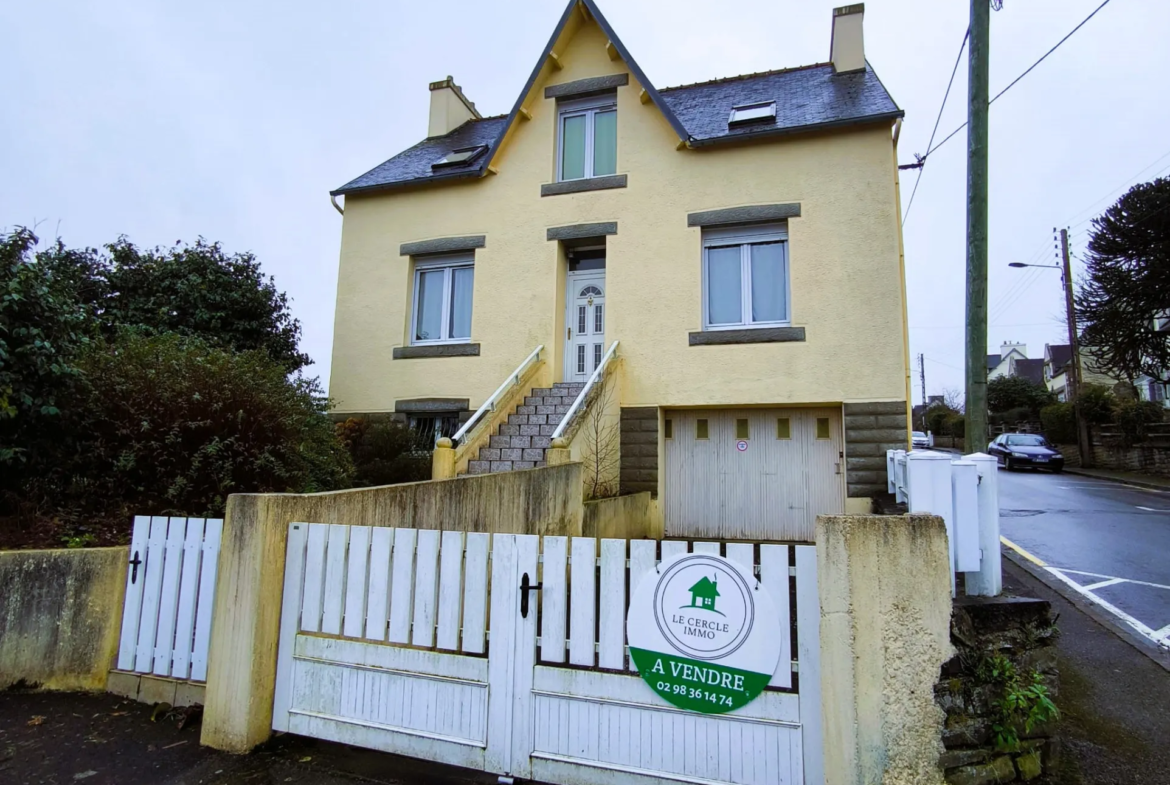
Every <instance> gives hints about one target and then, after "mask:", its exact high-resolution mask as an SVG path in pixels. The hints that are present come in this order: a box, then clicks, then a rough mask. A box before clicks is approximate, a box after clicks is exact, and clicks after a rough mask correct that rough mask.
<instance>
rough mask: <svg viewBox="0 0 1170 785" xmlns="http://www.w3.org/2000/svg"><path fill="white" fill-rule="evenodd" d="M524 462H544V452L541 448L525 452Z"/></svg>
mask: <svg viewBox="0 0 1170 785" xmlns="http://www.w3.org/2000/svg"><path fill="white" fill-rule="evenodd" d="M524 460H526V461H543V460H544V450H542V449H540V448H529V449H527V450H525V451H524Z"/></svg>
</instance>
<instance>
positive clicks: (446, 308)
mask: <svg viewBox="0 0 1170 785" xmlns="http://www.w3.org/2000/svg"><path fill="white" fill-rule="evenodd" d="M464 268H471V270H472V271H473V277H472V295H471V309H472V313H473V314H474V313H475V282H474V281H475V279H474V270H475V255H474V254H453V255H450V256H431V257H427V258H426V259H419V260H417V261H415V263H414V274H413V278H414V283H413V289H414V291H413V292H412V294H411V307H410V327H409V329H410V345H411V346H433V345H435V344H445V343H470V342H471V336H470V335H469V336H467V337H466V338H452V337H450V331H451V287H452V285H453V281H454V278H455V276H454V271H455V270H458V269H464ZM434 270H443V271H444V272H445V274H444V276H443V312H442V317H441V318H442V321H441V322H440V325H441V326H440V333H441V334H442V337H440V338H427V339H422V338H417V337H416V335H417V331H418V290H419V284H420V283H421V282H422V274H423V273H424V272H432V271H434Z"/></svg>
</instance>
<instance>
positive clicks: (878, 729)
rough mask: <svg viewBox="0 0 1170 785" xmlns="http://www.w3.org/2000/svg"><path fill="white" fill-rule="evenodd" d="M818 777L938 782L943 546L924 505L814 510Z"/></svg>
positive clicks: (945, 627)
mask: <svg viewBox="0 0 1170 785" xmlns="http://www.w3.org/2000/svg"><path fill="white" fill-rule="evenodd" d="M816 542H817V574H818V577H819V580H818V584H819V586H818V593H819V594H820V601H821V690H822V696H823V698H822V708H823V711H822V727H823V731H824V748H825V783H826V785H862V783H879V782H898V783H914V784H915V785H919V784H921V785H927V783H930V784H931V785H935V784H937V785H941V784H942V782H943V778H942V773H941V770H940V769H939V767H938V759H939V755H940V754H941V752H942V726H943V712H942V710H941V709H940V708H939V707H938V705H937V704H936V703H935V702H934V685H935V682H937V681H938V678H939V671H940V669H941V667H942V665H943V663H944V662H946V661H947V659H949V658H950V656H951V645H950V618H951V593H950V549H949V546H948V543H947V532H946V527H945V525H944V523H943V520H942V519H941V518H939V517H937V516H932V515H907V516H875V515H871V516H862V515H858V516H849V515H839V516H820V517H818V518H817V527H816Z"/></svg>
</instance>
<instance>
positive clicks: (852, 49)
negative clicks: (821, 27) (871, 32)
mask: <svg viewBox="0 0 1170 785" xmlns="http://www.w3.org/2000/svg"><path fill="white" fill-rule="evenodd" d="M864 19H865V4H864V3H857V4H856V5H846V6H842V7H841V8H834V9H833V39H832V43H831V44H830V45H829V50H830V51H829V59H830V60H831V61H832V62H833V72H834V73H838V74H845V73H849V72H850V71H863V70H865V35H864V34H863V33H862V29H861V23H862V20H864Z"/></svg>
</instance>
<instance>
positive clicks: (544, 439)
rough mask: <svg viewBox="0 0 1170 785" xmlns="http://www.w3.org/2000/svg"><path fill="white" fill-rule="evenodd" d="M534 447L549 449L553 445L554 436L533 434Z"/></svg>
mask: <svg viewBox="0 0 1170 785" xmlns="http://www.w3.org/2000/svg"><path fill="white" fill-rule="evenodd" d="M532 447H533V448H534V449H541V450H547V449H548V448H549V447H552V438H551V437H549V436H533V437H532Z"/></svg>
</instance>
